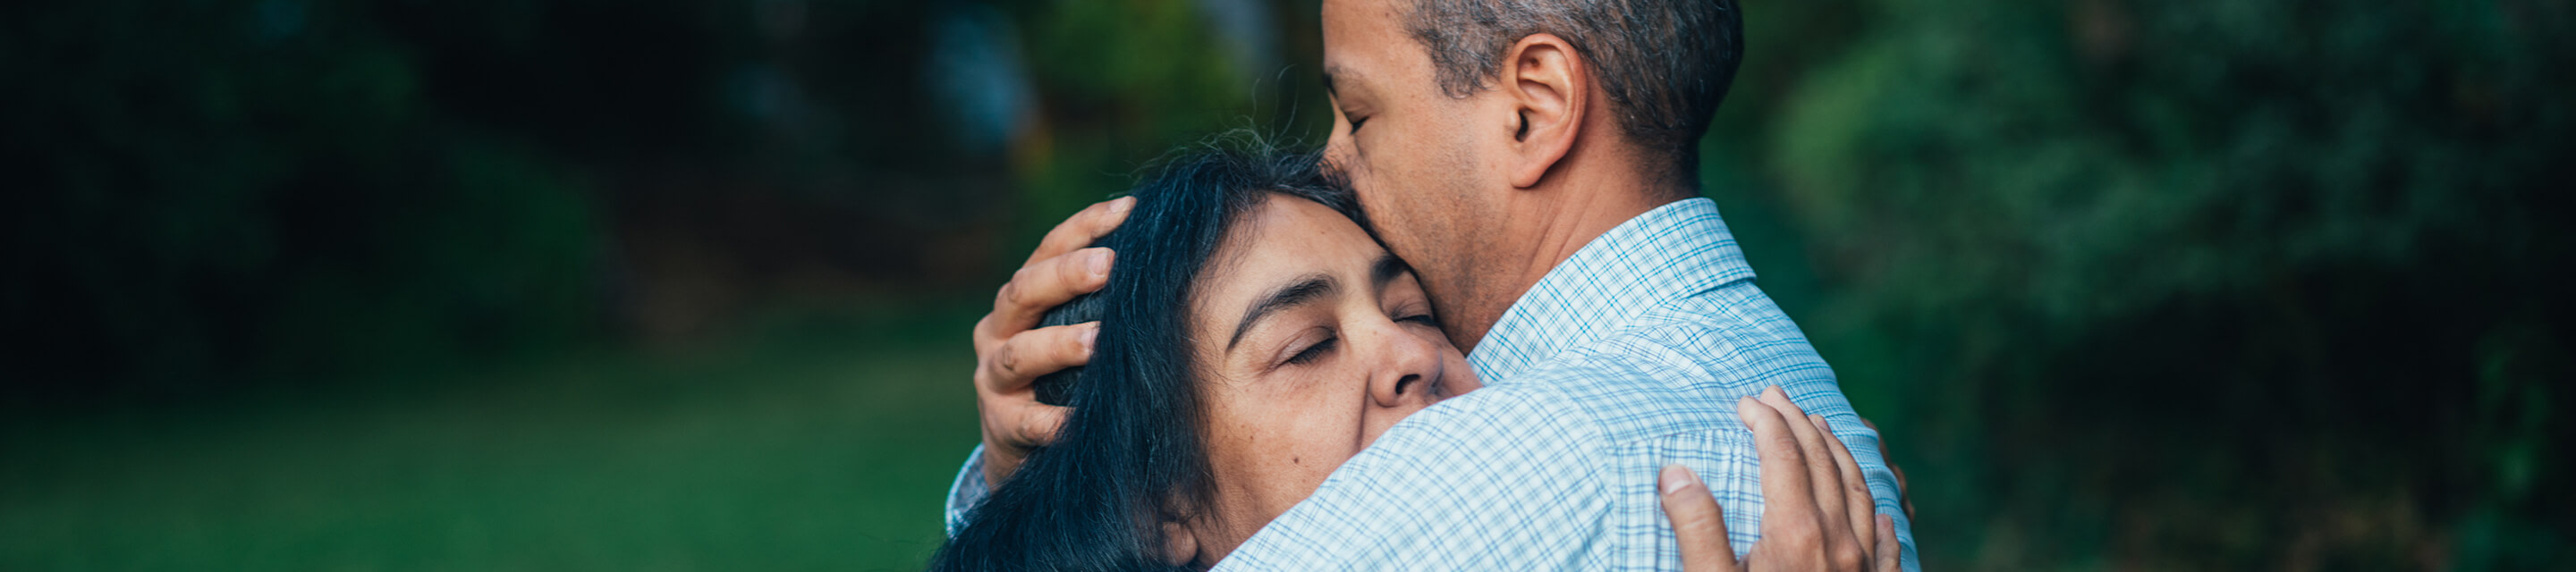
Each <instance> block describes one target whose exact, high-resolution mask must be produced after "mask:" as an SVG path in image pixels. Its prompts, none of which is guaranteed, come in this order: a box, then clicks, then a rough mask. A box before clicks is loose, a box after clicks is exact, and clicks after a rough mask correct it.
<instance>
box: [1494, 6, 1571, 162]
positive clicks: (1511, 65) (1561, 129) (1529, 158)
mask: <svg viewBox="0 0 2576 572" xmlns="http://www.w3.org/2000/svg"><path fill="white" fill-rule="evenodd" d="M1505 55H1507V56H1509V59H1506V60H1504V65H1503V69H1502V81H1501V82H1500V84H1501V85H1500V87H1501V88H1502V91H1503V95H1504V96H1505V97H1508V98H1510V99H1511V101H1512V106H1513V107H1512V112H1513V114H1514V115H1518V116H1519V117H1518V122H1516V123H1514V124H1513V125H1512V126H1511V128H1512V130H1513V133H1512V141H1513V147H1512V148H1513V155H1515V157H1514V159H1515V161H1514V162H1513V164H1512V167H1511V169H1510V175H1511V183H1512V187H1514V188H1522V189H1526V188H1530V187H1533V186H1537V185H1538V182H1539V179H1542V178H1545V177H1546V176H1547V172H1548V171H1549V170H1550V169H1554V168H1556V164H1557V162H1559V161H1563V160H1565V155H1566V154H1567V153H1569V152H1571V151H1572V150H1573V149H1574V140H1575V138H1576V136H1577V135H1580V134H1581V133H1582V131H1583V116H1584V113H1585V112H1586V111H1587V109H1586V107H1587V106H1589V105H1591V101H1590V99H1591V97H1590V96H1591V93H1592V77H1591V75H1590V74H1589V71H1588V68H1586V67H1585V63H1584V61H1583V56H1582V55H1581V54H1577V53H1575V51H1574V45H1573V44H1570V43H1567V42H1566V41H1565V39H1564V38H1559V37H1556V35H1555V34H1531V35H1529V37H1526V38H1521V41H1520V42H1518V43H1515V44H1512V49H1511V51H1509V52H1507V53H1506V54H1505Z"/></svg>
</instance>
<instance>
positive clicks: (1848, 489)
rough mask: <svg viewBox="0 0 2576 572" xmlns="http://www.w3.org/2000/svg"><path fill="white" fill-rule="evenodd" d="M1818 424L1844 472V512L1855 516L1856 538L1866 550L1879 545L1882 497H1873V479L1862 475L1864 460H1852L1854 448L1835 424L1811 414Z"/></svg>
mask: <svg viewBox="0 0 2576 572" xmlns="http://www.w3.org/2000/svg"><path fill="white" fill-rule="evenodd" d="M1807 418H1808V419H1811V420H1814V421H1815V422H1816V432H1817V433H1820V434H1822V435H1823V436H1824V438H1825V445H1826V448H1827V449H1829V450H1831V451H1832V452H1833V456H1834V468H1835V469H1838V470H1839V471H1840V472H1841V473H1842V483H1843V499H1844V500H1845V501H1846V502H1844V503H1843V507H1844V508H1843V511H1844V512H1845V513H1846V514H1849V515H1851V516H1850V520H1849V522H1850V523H1851V527H1852V535H1853V536H1857V537H1859V538H1860V544H1858V546H1861V547H1863V548H1869V547H1875V546H1878V527H1877V526H1876V521H1877V520H1878V518H1877V517H1878V498H1877V497H1876V496H1874V495H1871V494H1869V480H1868V479H1864V478H1862V477H1861V475H1860V461H1859V460H1858V459H1855V458H1853V457H1852V453H1851V448H1850V447H1846V446H1843V438H1842V436H1841V435H1835V434H1834V429H1833V424H1832V423H1831V422H1828V421H1826V420H1825V416H1823V415H1809V416H1807Z"/></svg>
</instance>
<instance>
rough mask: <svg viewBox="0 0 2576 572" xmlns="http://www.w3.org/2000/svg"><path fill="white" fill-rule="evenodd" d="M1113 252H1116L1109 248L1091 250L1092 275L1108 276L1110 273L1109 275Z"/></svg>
mask: <svg viewBox="0 0 2576 572" xmlns="http://www.w3.org/2000/svg"><path fill="white" fill-rule="evenodd" d="M1111 254H1114V253H1113V252H1112V251H1109V250H1095V251H1092V252H1091V275H1092V276H1108V275H1109V257H1110V255H1111Z"/></svg>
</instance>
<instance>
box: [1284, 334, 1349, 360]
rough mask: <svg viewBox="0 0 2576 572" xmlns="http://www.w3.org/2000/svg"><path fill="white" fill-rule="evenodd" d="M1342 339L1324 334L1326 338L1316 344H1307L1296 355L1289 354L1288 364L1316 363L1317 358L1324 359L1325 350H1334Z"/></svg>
mask: <svg viewBox="0 0 2576 572" xmlns="http://www.w3.org/2000/svg"><path fill="white" fill-rule="evenodd" d="M1341 340H1342V338H1341V337H1339V336H1331V335H1327V336H1324V339H1323V340H1322V341H1318V342H1315V345H1310V346H1306V348H1305V349H1301V350H1297V353H1296V354H1295V355H1290V356H1288V361H1287V362H1286V364H1287V365H1305V364H1309V363H1314V362H1315V360H1318V359H1323V357H1324V353H1325V352H1330V351H1333V346H1334V345H1336V344H1338V343H1340V342H1341Z"/></svg>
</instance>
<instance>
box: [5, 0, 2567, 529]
mask: <svg viewBox="0 0 2576 572" xmlns="http://www.w3.org/2000/svg"><path fill="white" fill-rule="evenodd" d="M1742 1H1743V3H1744V10H1745V12H1746V13H1747V20H1746V29H1747V33H1748V35H1749V39H1750V48H1749V59H1748V60H1747V61H1746V63H1745V64H1744V68H1743V71H1742V74H1741V76H1740V77H1739V79H1738V80H1737V83H1736V88H1735V91H1734V93H1733V94H1732V95H1731V96H1730V97H1729V99H1728V101H1727V103H1726V105H1725V107H1724V109H1722V110H1721V111H1720V112H1719V114H1718V119H1717V125H1716V127H1715V128H1714V129H1713V130H1712V132H1711V133H1710V135H1709V137H1708V139H1707V142H1706V144H1705V145H1704V147H1705V156H1704V159H1703V164H1704V166H1705V167H1704V170H1705V177H1706V183H1707V192H1708V194H1709V195H1710V196H1712V197H1714V198H1715V199H1717V200H1718V202H1719V205H1720V207H1721V208H1722V209H1724V210H1725V212H1726V213H1727V215H1728V219H1729V221H1730V223H1731V224H1732V225H1733V226H1734V227H1735V229H1736V231H1737V233H1738V234H1739V237H1740V238H1741V239H1742V240H1743V241H1744V242H1745V244H1746V249H1747V250H1748V256H1749V257H1750V258H1751V259H1752V261H1753V264H1754V266H1755V268H1756V269H1757V270H1758V271H1759V272H1761V273H1762V280H1763V284H1764V287H1765V288H1766V289H1767V290H1769V291H1771V292H1772V293H1773V294H1774V296H1776V297H1777V298H1778V299H1779V300H1780V302H1781V303H1782V305H1783V306H1784V307H1785V308H1787V309H1788V311H1789V312H1790V314H1792V315H1793V316H1795V317H1797V318H1798V319H1799V320H1800V322H1801V324H1802V325H1804V326H1805V327H1806V328H1807V330H1808V332H1809V333H1810V334H1811V335H1812V336H1813V337H1814V338H1815V342H1816V345H1817V347H1818V348H1819V350H1820V351H1822V352H1823V353H1824V355H1825V356H1826V358H1827V359H1828V360H1830V361H1832V362H1833V363H1834V364H1835V366H1836V368H1837V370H1838V371H1839V372H1840V373H1841V374H1842V376H1843V382H1844V387H1845V389H1846V390H1847V392H1848V393H1849V394H1850V395H1851V397H1852V399H1853V401H1854V402H1855V403H1856V405H1857V406H1858V407H1859V409H1860V410H1861V412H1862V413H1863V414H1864V415H1867V416H1869V417H1871V418H1873V419H1875V420H1876V421H1877V422H1878V424H1879V426H1880V427H1881V428H1882V429H1883V430H1884V431H1885V433H1886V438H1887V443H1888V445H1889V447H1890V449H1889V450H1890V451H1891V454H1890V455H1891V458H1892V459H1893V460H1895V461H1896V462H1898V463H1899V464H1900V465H1901V466H1903V467H1904V468H1905V469H1906V470H1907V472H1908V473H1909V476H1910V477H1911V479H1912V486H1913V494H1914V497H1915V501H1916V503H1917V504H1918V505H1919V508H1920V509H1921V513H1920V515H1919V518H1918V519H1917V520H1916V527H1917V528H1916V534H1917V535H1918V538H1919V539H1920V542H1921V550H1922V554H1923V557H1924V560H1925V564H1926V565H1927V566H1930V567H1933V568H1935V569H1978V570H1985V569H2141V570H2152V569H2291V570H2309V569H2362V570H2369V569H2467V570H2487V569H2515V570H2524V569H2569V568H2571V567H2576V548H2570V547H2569V542H2568V539H2569V533H2570V532H2571V531H2576V518H2571V516H2570V514H2571V510H2576V498H2571V492H2570V490H2569V487H2568V486H2567V485H2568V484H2569V483H2570V479H2569V477H2570V475H2569V469H2570V466H2569V462H2568V460H2567V456H2566V455H2564V454H2563V452H2564V451H2567V450H2568V449H2566V447H2569V446H2570V445H2571V444H2576V435H2571V427H2570V425H2571V424H2570V417H2571V410H2570V409H2569V407H2570V405H2571V402H2570V399H2571V394H2576V386H2571V385H2570V384H2569V383H2568V381H2570V380H2571V379H2576V362H2571V357H2576V352H2571V344H2570V342H2571V340H2576V330H2571V325H2576V302H2571V301H2570V300H2569V298H2570V296H2571V293H2576V229H2571V221H2576V216H2571V215H2576V198H2571V191H2570V183H2569V181H2571V180H2576V153H2571V151H2576V129H2571V127H2576V97H2570V96H2569V95H2568V94H2569V93H2576V90H2571V88H2576V85H2571V79H2570V78H2571V77H2576V40H2571V39H2570V38H2571V33H2576V2H2570V1H2567V0H2390V1H2386V2H2328V1H2322V0H2257V1H2246V0H2181V1H2163V2H2150V1H2145V0H2067V1H2038V0H1952V1H1949V2H1937V3H1927V2H1906V1H1895V0H1812V1H1803V2H1772V1H1766V0H1742ZM1316 12H1317V6H1316V3H1315V0H1279V1H1270V0H1117V1H1104V2H1076V1H1063V0H990V1H983V2H896V1H870V0H696V1H680V0H625V1H608V0H509V1H504V0H438V1H432V0H347V1H328V0H247V1H246V0H172V1H162V2H142V1H132V0H95V1H88V2H68V1H54V0H38V1H35V2H18V3H10V4H9V5H7V6H6V7H0V78H6V85H7V86H8V87H7V88H6V89H0V133H5V135H4V136H0V166H5V171H6V174H5V175H0V177H5V178H0V181H6V183H0V185H5V186H6V187H8V188H9V189H10V190H9V192H8V193H7V196H8V197H9V202H10V203H11V205H10V206H12V207H13V208H9V209H7V210H6V214H0V216H5V217H7V219H6V220H7V221H8V223H9V224H8V225H7V232H9V233H11V235H10V238H9V241H8V246H7V247H6V253H7V258H6V262H7V268H8V269H9V272H8V276H9V277H8V278H7V279H6V280H5V281H0V312H5V313H6V321H5V323H6V327H7V333H8V336H7V338H6V339H7V340H8V342H7V343H5V344H0V569H6V570H772V569H776V570H788V569H837V570H849V569H858V570H879V569H895V570H900V569H908V568H913V567H917V566H918V565H919V564H920V562H921V561H922V559H923V558H925V557H926V556H927V554H928V552H929V551H930V550H931V549H933V548H934V547H935V546H936V543H937V541H938V538H939V532H938V531H939V523H938V519H939V514H940V500H941V496H942V494H943V493H944V492H945V487H946V484H947V480H948V478H949V477H950V476H951V475H952V473H953V471H954V470H955V467H956V464H957V463H958V462H959V461H960V460H962V458H963V455H964V454H965V452H966V451H967V449H968V448H969V447H971V446H972V445H973V443H974V441H975V429H974V427H975V426H974V421H973V404H972V401H973V397H972V393H971V392H970V390H969V388H968V385H967V384H968V376H969V372H970V371H971V370H972V368H973V364H972V359H973V355H972V351H971V348H969V347H968V345H967V340H966V332H967V329H968V327H969V326H970V325H971V324H972V322H973V321H974V319H975V318H976V317H977V316H979V315H980V314H981V309H980V307H982V306H984V305H986V304H987V303H988V302H989V300H990V296H991V293H992V291H993V288H994V287H996V286H998V285H999V284H1000V283H1001V282H1002V280H1003V279H1004V278H1005V277H1006V276H1007V273H1008V272H1009V270H1010V269H1012V268H1014V267H1016V266H1017V265H1018V262H1019V259H1020V258H1021V257H1023V256H1024V255H1025V253H1026V252H1027V250H1028V249H1029V248H1030V247H1031V246H1032V245H1033V243H1034V241H1035V238H1036V237H1037V236H1038V235H1039V233H1041V232H1043V230H1044V229H1045V228H1046V227H1048V226H1050V225H1052V224H1053V223H1054V222H1055V221H1057V220H1060V219H1061V218H1062V217H1063V216H1065V215H1067V214H1069V213H1070V212H1072V211H1073V210H1074V209H1077V208H1079V207H1080V206H1082V205H1084V204H1087V203H1089V202H1091V201H1094V200H1098V199H1101V198H1103V197H1105V196H1107V195H1108V194H1109V193H1112V192H1116V191H1118V190H1119V189H1121V188H1122V187H1123V186H1124V185H1125V184H1126V183H1127V182H1128V181H1129V180H1130V176H1131V174H1132V173H1133V171H1134V170H1135V169H1136V168H1137V166H1139V165H1142V164H1144V163H1146V162H1147V161H1149V160H1151V159H1152V158H1154V157H1156V156H1158V155H1160V154H1162V153H1163V152H1164V151H1166V150H1168V149H1170V148H1172V147H1173V146H1175V145H1178V144H1182V143H1186V142H1189V141H1192V140H1195V139H1198V138H1200V137H1202V136H1204V135H1206V134H1208V133H1211V132H1214V131H1217V130H1221V129H1226V128H1235V127H1251V128H1255V129H1261V130H1265V131H1269V132H1273V133H1280V134H1284V135H1286V136H1290V137H1303V138H1304V140H1306V141H1310V142H1312V141H1319V140H1320V139H1321V137H1322V134H1323V130H1324V129H1325V128H1326V127H1327V125H1328V122H1329V119H1330V110H1329V108H1328V107H1327V106H1326V104H1325V103H1324V101H1323V98H1322V96H1321V93H1320V90H1319V86H1318V84H1317V82H1316V81H1315V69H1316V68H1315V65H1314V62H1315V61H1316V59H1317V58H1318V57H1319V54H1320V49H1321V46H1320V44H1319V39H1318V37H1317V36H1318V32H1317V28H1316V22H1315V20H1316V16H1315V15H1316Z"/></svg>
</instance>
